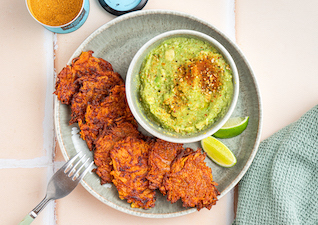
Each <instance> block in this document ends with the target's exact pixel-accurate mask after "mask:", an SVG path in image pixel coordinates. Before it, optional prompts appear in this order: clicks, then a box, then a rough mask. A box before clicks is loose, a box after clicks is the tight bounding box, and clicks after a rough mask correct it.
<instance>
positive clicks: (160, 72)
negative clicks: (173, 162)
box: [126, 30, 239, 143]
mask: <svg viewBox="0 0 318 225" xmlns="http://www.w3.org/2000/svg"><path fill="white" fill-rule="evenodd" d="M126 94H127V101H128V104H129V107H130V109H131V111H132V113H133V115H134V116H135V118H136V120H137V121H138V123H139V124H140V125H141V126H142V127H143V128H144V129H145V130H146V131H148V132H149V133H150V134H152V135H154V136H156V137H158V138H161V139H163V140H166V141H170V142H175V143H190V142H196V141H200V140H202V139H204V138H206V137H207V136H210V135H212V134H213V133H215V132H216V131H217V130H218V129H220V128H221V127H222V126H223V125H224V123H225V122H226V121H227V120H228V119H229V118H230V116H231V114H232V112H233V111H234V108H235V105H236V102H237V99H238V94H239V77H238V72H237V69H236V66H235V63H234V60H233V59H232V57H231V55H230V54H229V53H228V51H227V50H226V49H225V48H224V47H223V46H222V45H221V44H220V43H219V42H218V41H216V40H215V39H214V38H212V37H210V36H208V35H206V34H203V33H200V32H197V31H193V30H173V31H168V32H165V33H162V34H160V35H158V36H156V37H154V38H152V39H151V40H149V41H148V42H147V43H146V44H144V45H143V46H142V47H141V48H140V49H139V51H138V52H137V53H136V55H135V56H134V58H133V60H132V61H131V63H130V66H129V68H128V72H127V76H126Z"/></svg>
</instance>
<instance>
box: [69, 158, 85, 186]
mask: <svg viewBox="0 0 318 225" xmlns="http://www.w3.org/2000/svg"><path fill="white" fill-rule="evenodd" d="M82 158H83V157H82ZM82 158H81V159H82ZM88 160H89V158H87V159H86V161H85V162H84V163H83V164H82V165H81V166H80V168H78V169H77V170H76V172H75V173H74V174H73V176H72V180H73V179H74V178H75V176H76V175H77V174H78V173H79V172H80V171H81V169H82V168H83V167H84V166H85V164H86V163H87V162H88ZM79 162H80V161H79Z"/></svg>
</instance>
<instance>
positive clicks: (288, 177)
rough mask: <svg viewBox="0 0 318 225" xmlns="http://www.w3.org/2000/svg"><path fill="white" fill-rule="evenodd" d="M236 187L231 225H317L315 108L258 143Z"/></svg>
mask: <svg viewBox="0 0 318 225" xmlns="http://www.w3.org/2000/svg"><path fill="white" fill-rule="evenodd" d="M286 113H288V112H286ZM238 188H239V189H238V190H239V194H238V205H237V214H236V219H235V221H234V223H233V225H243V224H244V225H245V224H253V225H258V224H265V225H270V224H275V225H276V224H284V225H285V224H288V225H289V224H306V225H311V224H316V225H317V224H318V106H315V107H314V108H312V109H311V110H310V111H308V112H307V113H306V114H304V115H303V116H302V117H301V118H300V119H299V120H298V121H296V122H294V123H292V124H290V125H288V126H287V127H285V128H283V129H282V130H280V131H278V132H277V133H275V134H274V135H272V136H271V137H269V138H268V139H266V140H264V141H262V142H261V143H260V146H259V149H258V152H257V154H256V156H255V159H254V161H253V163H252V165H251V166H250V168H249V169H248V171H247V172H246V174H245V175H244V177H243V179H242V180H241V181H240V183H239V186H238Z"/></svg>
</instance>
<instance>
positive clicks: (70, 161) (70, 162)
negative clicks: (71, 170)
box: [61, 152, 81, 173]
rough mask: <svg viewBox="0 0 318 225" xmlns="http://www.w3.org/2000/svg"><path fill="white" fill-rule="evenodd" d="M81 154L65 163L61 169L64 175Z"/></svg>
mask: <svg viewBox="0 0 318 225" xmlns="http://www.w3.org/2000/svg"><path fill="white" fill-rule="evenodd" d="M80 153H81V152H79V153H77V154H76V155H75V156H73V158H71V159H70V160H69V161H68V162H67V163H65V164H64V165H63V166H62V168H61V169H63V170H64V173H65V170H66V169H67V168H68V167H69V165H71V164H72V163H73V162H74V161H75V159H76V158H77V156H79V155H80Z"/></svg>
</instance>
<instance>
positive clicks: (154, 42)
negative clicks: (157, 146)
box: [125, 29, 239, 143]
mask: <svg viewBox="0 0 318 225" xmlns="http://www.w3.org/2000/svg"><path fill="white" fill-rule="evenodd" d="M178 36H190V37H194V38H198V39H201V40H203V41H207V42H208V43H210V44H211V45H212V46H213V47H215V48H216V49H217V50H218V51H219V52H220V53H221V54H222V55H223V56H224V58H225V60H226V61H227V63H228V64H229V65H230V67H231V70H232V80H233V90H234V91H233V97H232V100H231V103H230V105H229V107H228V110H227V112H226V114H225V115H224V116H223V118H222V119H220V120H219V121H218V122H217V124H216V125H215V126H214V127H212V128H209V127H208V128H206V129H207V130H206V132H205V133H203V134H199V135H196V136H191V137H187V136H183V137H182V136H181V137H177V136H175V137H174V136H171V135H167V134H162V133H160V132H158V131H157V130H156V129H154V128H153V127H152V126H150V125H149V124H148V123H147V121H145V120H144V118H142V116H141V115H140V114H139V113H138V111H137V108H138V106H137V105H135V104H134V101H133V98H132V94H131V91H132V79H133V78H134V76H135V75H134V74H133V72H134V67H135V66H136V63H137V62H138V61H139V58H140V57H142V56H144V55H147V54H148V53H149V52H150V51H151V50H152V49H153V48H155V47H156V46H158V45H159V44H160V43H162V42H163V41H165V40H167V39H170V38H172V37H178ZM125 83H126V98H127V102H128V105H129V108H130V110H131V112H132V114H133V115H134V117H135V118H136V120H137V122H138V123H139V124H140V125H141V126H142V127H143V128H144V129H145V130H146V131H147V132H149V133H150V134H151V135H153V136H155V137H157V138H160V139H163V140H165V141H169V142H174V143H192V142H197V141H201V140H202V139H204V138H206V137H208V136H211V135H212V134H214V133H215V132H216V131H217V130H219V129H220V128H221V127H222V126H223V125H224V124H225V123H226V121H227V120H228V119H229V118H230V117H231V115H232V113H233V111H234V109H235V106H236V103H237V100H238V95H239V75H238V71H237V67H236V65H235V62H234V60H233V58H232V56H231V55H230V53H229V52H228V51H227V50H226V48H225V47H224V46H223V45H221V44H220V43H219V42H218V41H217V40H215V39H214V38H212V37H211V36H209V35H207V34H204V33H202V32H199V31H194V30H186V29H178V30H171V31H167V32H164V33H161V34H159V35H157V36H155V37H153V38H151V39H150V40H148V41H147V42H146V43H145V44H144V45H143V46H142V47H141V48H140V49H139V50H138V51H137V53H136V54H135V55H134V57H133V59H132V61H131V62H130V65H129V67H128V71H127V75H126V81H125ZM211 125H212V124H211ZM162 129H164V128H162Z"/></svg>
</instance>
